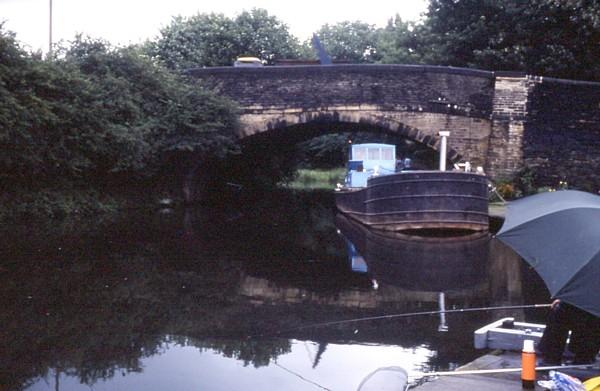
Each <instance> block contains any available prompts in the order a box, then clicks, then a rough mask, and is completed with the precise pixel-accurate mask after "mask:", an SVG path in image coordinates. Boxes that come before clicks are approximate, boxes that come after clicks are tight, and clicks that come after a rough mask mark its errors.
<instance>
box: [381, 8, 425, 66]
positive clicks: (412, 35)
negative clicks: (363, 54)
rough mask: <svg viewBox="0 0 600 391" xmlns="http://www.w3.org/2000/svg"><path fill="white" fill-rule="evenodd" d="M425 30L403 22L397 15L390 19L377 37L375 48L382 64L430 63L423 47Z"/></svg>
mask: <svg viewBox="0 0 600 391" xmlns="http://www.w3.org/2000/svg"><path fill="white" fill-rule="evenodd" d="M425 34H427V31H426V29H424V28H423V27H422V26H420V25H415V24H414V23H411V22H404V21H402V19H401V18H400V16H399V15H396V16H395V17H394V18H391V19H390V20H389V21H388V23H387V25H386V27H385V28H383V29H381V30H380V32H379V35H378V43H377V48H378V50H379V55H380V57H381V62H382V63H384V64H423V63H428V62H431V60H432V59H431V58H430V57H431V56H430V52H429V51H428V50H427V48H426V47H425V45H424V42H425V41H426V40H425V39H424V37H423V36H424V35H425Z"/></svg>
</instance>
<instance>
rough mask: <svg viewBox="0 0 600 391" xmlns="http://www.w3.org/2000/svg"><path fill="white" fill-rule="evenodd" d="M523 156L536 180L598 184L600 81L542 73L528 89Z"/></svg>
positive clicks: (590, 188) (582, 186)
mask: <svg viewBox="0 0 600 391" xmlns="http://www.w3.org/2000/svg"><path fill="white" fill-rule="evenodd" d="M529 100H530V103H529V106H528V120H527V124H526V126H525V137H524V142H523V157H524V162H525V163H526V164H527V165H528V166H529V167H531V168H532V169H533V171H534V172H535V173H536V175H537V177H538V181H539V182H540V183H541V184H544V185H548V186H557V185H558V183H559V181H566V182H568V183H569V186H572V187H576V188H580V189H584V190H587V191H592V192H598V191H599V190H600V83H591V82H580V81H574V80H557V79H550V78H542V79H540V80H539V82H538V83H536V85H535V88H534V89H533V90H532V92H531V95H530V98H529Z"/></svg>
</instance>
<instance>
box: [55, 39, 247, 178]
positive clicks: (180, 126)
mask: <svg viewBox="0 0 600 391" xmlns="http://www.w3.org/2000/svg"><path fill="white" fill-rule="evenodd" d="M64 58H65V61H66V62H68V63H72V64H75V65H76V66H77V67H78V68H79V69H80V70H81V72H83V73H84V74H85V75H86V76H87V77H88V78H90V80H92V81H93V82H94V83H95V84H96V85H98V86H99V88H98V95H97V96H96V99H97V101H98V102H101V105H99V106H98V107H96V110H97V111H100V112H105V113H106V115H107V116H108V117H109V118H110V119H111V122H110V123H109V124H107V126H106V128H105V129H106V130H107V131H109V132H112V137H110V140H113V145H111V146H110V149H109V150H107V151H105V152H104V154H103V155H104V156H108V155H109V154H110V151H115V150H116V151H118V152H119V158H120V160H121V164H120V165H117V166H116V167H115V168H113V171H119V170H122V171H127V170H129V171H132V173H135V174H136V175H142V174H143V176H149V175H152V174H156V173H157V172H159V171H162V172H163V173H164V172H165V171H172V172H175V173H177V172H183V173H185V175H187V174H189V171H190V170H193V167H194V166H195V163H194V162H195V161H197V160H198V157H199V156H203V157H207V156H219V155H223V154H225V153H227V151H229V150H231V149H232V148H234V147H233V140H234V138H235V136H234V133H235V129H236V127H237V112H236V108H235V106H234V105H233V103H232V102H231V101H229V100H227V99H226V98H223V97H219V96H217V95H215V94H213V93H211V92H209V91H207V90H205V89H203V88H202V87H201V86H199V85H198V84H197V83H196V82H195V80H192V79H184V78H182V77H181V76H179V75H176V74H174V73H172V72H169V71H168V70H166V69H165V68H163V67H162V66H159V65H156V64H155V63H153V62H152V61H151V60H150V59H149V58H147V57H144V56H142V55H140V54H139V53H138V51H137V50H136V49H135V48H111V47H110V46H109V45H107V44H106V43H104V42H102V41H97V40H91V39H82V38H81V37H79V38H78V39H77V40H76V41H75V42H74V43H73V44H72V45H71V47H70V48H68V49H66V51H65V52H64ZM118 141H127V142H129V141H131V145H128V146H127V148H126V149H124V148H122V147H121V148H119V147H118V145H115V143H116V142H118ZM117 161H119V160H117Z"/></svg>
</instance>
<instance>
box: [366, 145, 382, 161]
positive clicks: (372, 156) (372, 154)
mask: <svg viewBox="0 0 600 391" xmlns="http://www.w3.org/2000/svg"><path fill="white" fill-rule="evenodd" d="M367 153H368V154H369V160H379V159H380V158H379V148H368V149H367Z"/></svg>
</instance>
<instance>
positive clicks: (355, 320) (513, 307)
mask: <svg viewBox="0 0 600 391" xmlns="http://www.w3.org/2000/svg"><path fill="white" fill-rule="evenodd" d="M550 306H551V304H525V305H505V306H498V307H474V308H459V309H451V310H437V311H421V312H404V313H401V314H389V315H377V316H367V317H364V318H353V319H344V320H336V321H331V322H321V323H312V324H308V325H304V326H297V327H293V328H289V329H284V330H279V331H276V332H273V333H271V334H267V333H263V334H257V335H250V336H248V338H257V337H268V336H277V335H279V334H281V333H285V332H290V331H297V330H303V329H308V328H315V327H326V326H338V325H342V324H347V323H358V322H366V321H369V320H381V319H395V318H407V317H410V316H422V315H438V314H453V313H465V312H478V311H498V310H517V309H527V308H549V307H550Z"/></svg>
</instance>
